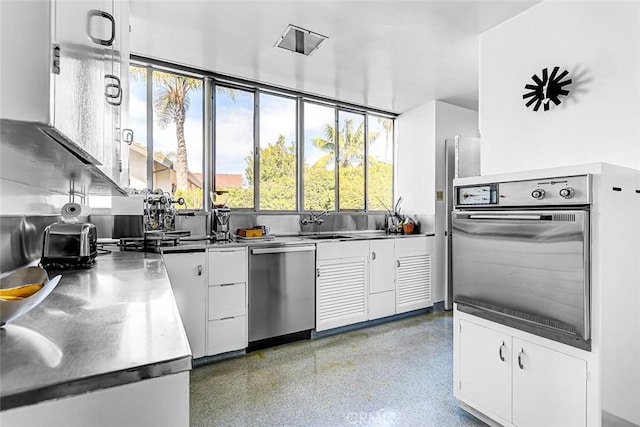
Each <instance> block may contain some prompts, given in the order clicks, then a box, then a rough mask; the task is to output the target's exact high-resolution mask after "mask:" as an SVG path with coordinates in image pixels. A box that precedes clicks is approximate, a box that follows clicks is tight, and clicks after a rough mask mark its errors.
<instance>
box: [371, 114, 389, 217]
mask: <svg viewBox="0 0 640 427" xmlns="http://www.w3.org/2000/svg"><path fill="white" fill-rule="evenodd" d="M367 128H368V129H367V132H368V144H369V155H368V165H369V177H368V179H367V185H368V186H369V187H368V188H369V205H368V206H369V210H387V209H393V120H392V119H389V118H387V117H379V116H372V115H370V116H369V117H368V126H367Z"/></svg>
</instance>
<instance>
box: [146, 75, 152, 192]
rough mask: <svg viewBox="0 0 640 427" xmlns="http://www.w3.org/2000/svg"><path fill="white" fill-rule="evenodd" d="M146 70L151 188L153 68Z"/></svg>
mask: <svg viewBox="0 0 640 427" xmlns="http://www.w3.org/2000/svg"><path fill="white" fill-rule="evenodd" d="M146 70H147V188H150V189H153V69H152V68H151V67H146Z"/></svg>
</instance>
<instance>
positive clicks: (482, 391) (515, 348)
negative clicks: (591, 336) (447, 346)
mask: <svg viewBox="0 0 640 427" xmlns="http://www.w3.org/2000/svg"><path fill="white" fill-rule="evenodd" d="M479 323H483V324H478V323H476V322H474V321H470V320H467V319H458V321H457V322H456V329H455V334H456V335H457V339H456V349H455V354H454V358H455V364H454V365H455V370H456V372H455V373H454V377H455V378H456V379H457V384H454V394H455V395H456V397H457V398H458V399H460V400H461V401H462V402H464V403H465V404H467V405H469V406H471V407H472V408H474V409H475V410H477V411H479V412H481V413H483V414H484V415H486V416H488V417H489V418H492V419H494V420H495V421H497V422H499V423H501V424H503V425H514V426H518V427H528V426H531V427H538V426H545V427H546V426H549V427H553V426H557V427H572V426H586V423H587V419H586V416H587V362H586V361H585V360H583V359H579V358H577V357H574V356H571V355H568V354H565V353H562V352H560V351H557V350H554V349H551V348H547V347H545V346H543V345H540V344H537V343H533V342H530V341H528V340H526V339H522V338H520V337H516V336H515V335H514V334H510V333H508V332H506V331H503V330H499V329H502V328H500V327H499V326H500V325H498V327H497V328H495V329H494V328H491V327H488V326H487V325H486V324H487V323H489V324H490V323H491V322H488V321H484V320H482V321H481V322H479Z"/></svg>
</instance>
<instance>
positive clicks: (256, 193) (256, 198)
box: [253, 90, 260, 211]
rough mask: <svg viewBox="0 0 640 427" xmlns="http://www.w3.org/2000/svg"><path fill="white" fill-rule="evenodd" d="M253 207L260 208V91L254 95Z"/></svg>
mask: <svg viewBox="0 0 640 427" xmlns="http://www.w3.org/2000/svg"><path fill="white" fill-rule="evenodd" d="M253 102H254V104H253V209H254V210H255V211H258V210H260V184H259V183H260V91H259V90H256V91H255V92H254V96H253Z"/></svg>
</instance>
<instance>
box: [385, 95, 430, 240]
mask: <svg viewBox="0 0 640 427" xmlns="http://www.w3.org/2000/svg"><path fill="white" fill-rule="evenodd" d="M396 133H397V158H396V161H395V164H396V171H397V172H396V177H397V179H396V189H395V194H396V197H398V196H402V200H403V201H402V210H403V212H405V213H407V214H413V215H415V214H418V215H434V214H435V162H436V159H435V137H436V103H435V102H429V103H427V104H423V105H420V106H418V107H415V108H413V109H411V110H409V111H407V112H405V113H403V114H401V115H400V116H399V117H398V118H397V120H396ZM429 227H430V230H427V231H431V232H433V231H434V229H433V224H431V225H430V226H429Z"/></svg>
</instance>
